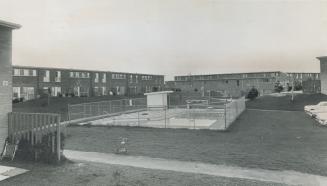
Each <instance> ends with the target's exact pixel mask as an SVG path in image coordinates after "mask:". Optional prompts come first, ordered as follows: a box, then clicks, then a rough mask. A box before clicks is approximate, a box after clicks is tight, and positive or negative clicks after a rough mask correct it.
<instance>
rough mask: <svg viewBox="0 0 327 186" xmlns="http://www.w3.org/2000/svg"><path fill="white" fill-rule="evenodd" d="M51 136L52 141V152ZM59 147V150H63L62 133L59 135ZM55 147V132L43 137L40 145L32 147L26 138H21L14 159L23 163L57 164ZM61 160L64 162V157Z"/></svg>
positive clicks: (63, 138) (63, 137)
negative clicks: (52, 145)
mask: <svg viewBox="0 0 327 186" xmlns="http://www.w3.org/2000/svg"><path fill="white" fill-rule="evenodd" d="M52 136H54V137H55V139H54V142H55V144H54V147H55V148H54V152H52V147H51V144H52V140H51V139H52ZM60 141H61V142H60V145H61V147H60V148H61V149H64V141H65V136H64V134H63V133H60ZM56 148H57V145H56V132H55V133H49V134H47V135H44V136H43V137H42V139H41V142H40V143H37V144H34V145H32V144H31V143H30V142H29V141H28V140H27V139H26V138H23V139H21V140H20V141H19V144H18V149H17V152H16V158H17V159H20V160H24V161H39V162H43V163H48V164H54V163H58V161H57V154H56V152H57V150H56ZM36 153H37V154H38V157H37V159H35V157H36V156H35V155H36ZM61 159H62V160H65V157H63V156H62V157H61Z"/></svg>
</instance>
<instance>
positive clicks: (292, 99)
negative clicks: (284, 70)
mask: <svg viewBox="0 0 327 186" xmlns="http://www.w3.org/2000/svg"><path fill="white" fill-rule="evenodd" d="M291 101H292V102H293V101H294V77H292V98H291Z"/></svg>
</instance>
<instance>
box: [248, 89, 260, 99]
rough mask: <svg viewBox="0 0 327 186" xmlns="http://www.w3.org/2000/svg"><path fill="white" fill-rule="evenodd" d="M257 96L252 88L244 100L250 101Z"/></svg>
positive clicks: (256, 91) (257, 93)
mask: <svg viewBox="0 0 327 186" xmlns="http://www.w3.org/2000/svg"><path fill="white" fill-rule="evenodd" d="M258 95H259V91H258V90H257V89H256V88H254V87H252V88H251V89H250V91H249V93H248V94H247V96H246V98H248V99H250V100H254V99H255V98H256V97H258Z"/></svg>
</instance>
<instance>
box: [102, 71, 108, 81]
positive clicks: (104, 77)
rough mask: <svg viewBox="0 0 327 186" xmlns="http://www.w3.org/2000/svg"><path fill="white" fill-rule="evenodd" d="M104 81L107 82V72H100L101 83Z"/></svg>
mask: <svg viewBox="0 0 327 186" xmlns="http://www.w3.org/2000/svg"><path fill="white" fill-rule="evenodd" d="M105 82H107V74H106V73H103V74H102V83H105Z"/></svg>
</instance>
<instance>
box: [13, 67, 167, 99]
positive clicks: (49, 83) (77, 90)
mask: <svg viewBox="0 0 327 186" xmlns="http://www.w3.org/2000/svg"><path fill="white" fill-rule="evenodd" d="M12 75H13V99H23V100H30V99H35V98H38V97H42V96H47V95H51V96H104V95H126V96H133V95H138V94H143V93H146V92H152V91H159V90H162V89H163V86H164V76H163V75H153V74H138V73H126V72H110V71H91V70H78V69H64V68H43V67H28V66H13V70H12Z"/></svg>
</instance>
